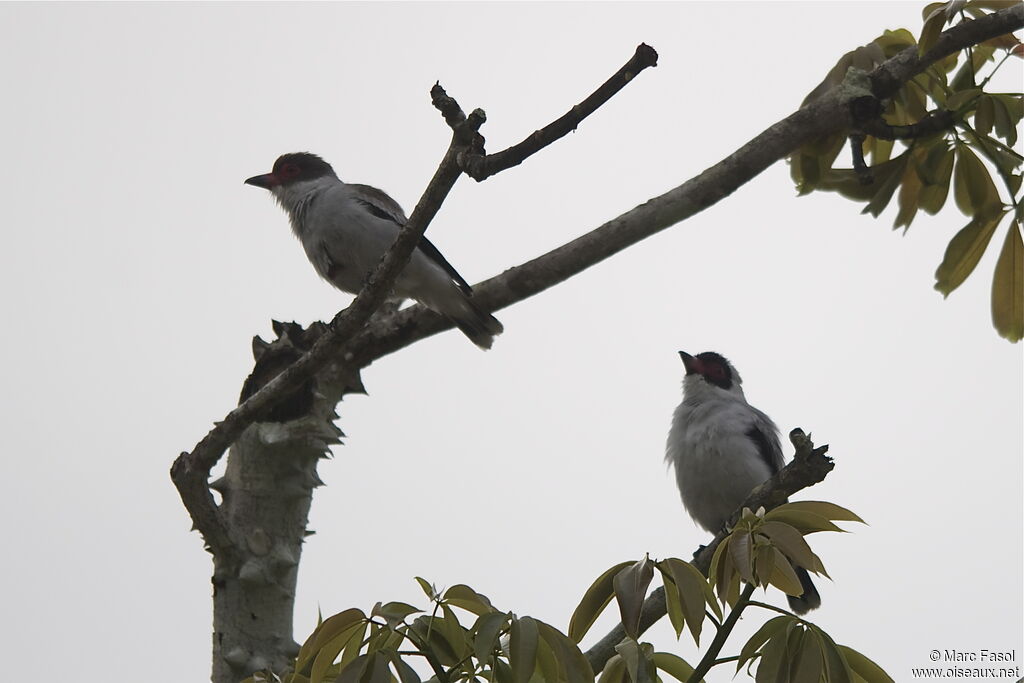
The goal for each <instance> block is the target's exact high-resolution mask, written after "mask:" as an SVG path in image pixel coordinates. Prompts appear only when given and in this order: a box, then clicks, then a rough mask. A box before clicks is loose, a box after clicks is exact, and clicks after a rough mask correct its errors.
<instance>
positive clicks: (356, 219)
mask: <svg viewBox="0 0 1024 683" xmlns="http://www.w3.org/2000/svg"><path fill="white" fill-rule="evenodd" d="M245 182H246V184H248V185H255V186H256V187H262V188H264V189H267V190H269V191H270V192H271V193H272V194H273V195H274V198H275V199H277V202H278V203H279V204H280V205H281V207H282V208H284V210H285V212H286V213H287V214H288V218H289V219H290V221H291V225H292V232H294V233H295V236H296V237H298V238H299V241H300V242H301V243H302V248H303V249H305V251H306V256H307V257H308V258H309V261H310V263H312V264H313V267H314V268H315V269H316V272H317V273H319V274H320V277H322V278H324V279H325V280H327V281H328V282H330V283H331V284H332V285H334V286H335V287H337V288H338V289H340V290H342V291H343V292H348V293H350V294H357V293H358V292H359V290H360V289H362V287H363V284H364V283H365V282H366V280H367V279H368V278H369V277H370V274H371V273H372V272H373V269H374V268H376V266H377V264H378V263H380V260H381V258H382V257H383V256H384V253H385V252H386V251H387V250H388V248H389V247H390V246H391V245H392V244H394V242H395V238H396V237H398V231H399V230H400V229H401V228H402V226H403V225H405V223H406V220H407V219H406V217H405V213H404V212H403V211H402V207H401V206H399V205H398V202H396V201H395V200H394V199H392V198H391V197H389V196H388V195H387V194H386V193H385V192H384V191H383V190H378V189H377V188H376V187H371V186H370V185H358V184H354V183H345V182H342V181H341V180H339V179H338V176H337V174H335V172H334V169H333V168H331V165H330V164H328V163H327V162H326V161H324V160H323V159H321V158H320V157H318V156H316V155H315V154H310V153H308V152H296V153H293V154H285V155H282V156H281V157H279V158H278V159H277V161H275V162H274V168H273V170H272V171H271V172H270V173H265V174H263V175H258V176H253V177H252V178H249V179H248V180H246V181H245ZM393 295H394V296H395V297H397V298H402V299H405V298H409V299H415V300H416V301H418V302H420V303H421V304H423V305H424V306H427V307H428V308H430V309H432V310H434V311H436V312H438V313H440V314H442V315H444V316H446V317H447V318H449V319H450V320H451V321H452V322H453V323H455V325H456V326H457V327H458V328H459V329H460V330H462V333H463V334H465V335H466V336H467V337H469V339H470V340H471V341H472V342H473V343H474V344H476V345H477V346H479V347H481V348H484V349H489V348H491V344H492V343H493V341H494V337H495V335H498V334H501V332H502V329H503V328H502V325H501V323H500V322H498V320H497V319H496V318H495V317H494V316H492V315H491V314H490V313H487V312H486V311H484V310H482V309H481V308H480V307H478V306H477V305H476V304H475V303H474V302H473V299H472V295H473V290H472V289H471V288H470V286H469V283H468V282H466V281H465V279H463V277H462V276H461V275H459V274H458V272H456V270H455V268H453V267H452V265H451V264H450V263H448V261H447V260H446V259H445V258H444V256H442V255H441V252H440V251H438V250H437V247H435V246H434V245H433V244H431V243H430V241H429V240H428V239H427V238H426V237H424V238H422V239H421V240H420V243H419V245H418V246H417V247H416V249H415V250H413V253H412V257H411V258H410V259H409V263H408V264H407V265H406V266H405V268H404V269H403V270H402V272H401V273H400V274H399V276H398V279H397V280H396V281H395V286H394V291H393Z"/></svg>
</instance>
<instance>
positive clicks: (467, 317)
mask: <svg viewBox="0 0 1024 683" xmlns="http://www.w3.org/2000/svg"><path fill="white" fill-rule="evenodd" d="M444 314H445V315H446V316H448V317H449V318H451V321H452V322H453V323H455V326H456V327H458V328H459V329H460V330H461V331H462V334H464V335H466V336H467V337H469V340H470V341H471V342H473V343H474V344H476V345H477V346H479V347H480V348H481V349H489V348H491V344H493V343H494V337H495V336H497V335H499V334H501V333H502V332H503V331H504V330H505V327H504V326H503V325H502V324H501V322H500V321H499V320H498V319H497V318H495V317H494V316H493V315H491V314H490V313H488V312H487V311H484V310H483V309H481V308H480V307H479V306H477V305H476V304H475V303H473V300H472V299H470V298H469V297H468V296H464V297H462V298H461V300H460V305H459V306H458V309H457V310H447V311H444Z"/></svg>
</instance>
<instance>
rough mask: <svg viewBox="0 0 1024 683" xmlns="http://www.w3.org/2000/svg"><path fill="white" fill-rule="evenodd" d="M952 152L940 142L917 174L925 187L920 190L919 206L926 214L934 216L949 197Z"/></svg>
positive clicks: (919, 167) (943, 142) (953, 157)
mask: <svg viewBox="0 0 1024 683" xmlns="http://www.w3.org/2000/svg"><path fill="white" fill-rule="evenodd" d="M954 159H955V155H954V154H953V150H952V149H950V148H949V146H948V145H947V144H946V143H945V141H940V142H939V143H937V144H936V145H934V146H933V147H932V149H931V150H930V151H929V153H928V156H927V157H926V158H925V161H924V163H923V164H922V165H920V166H918V169H917V172H918V175H919V176H921V179H922V180H923V181H924V183H925V185H924V187H923V188H922V189H921V195H920V199H919V201H920V205H921V208H922V209H924V210H925V211H926V212H927V213H929V214H931V215H933V216H934V215H935V214H937V213H938V212H939V210H940V209H941V208H942V207H943V206H944V205H945V203H946V197H947V196H949V182H950V180H951V179H952V177H953V160H954Z"/></svg>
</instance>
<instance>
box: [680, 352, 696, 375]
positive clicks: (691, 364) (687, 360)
mask: <svg viewBox="0 0 1024 683" xmlns="http://www.w3.org/2000/svg"><path fill="white" fill-rule="evenodd" d="M679 357H680V358H682V359H683V367H684V368H686V374H687V375H699V374H700V371H701V362H700V359H699V358H695V357H694V356H691V355H690V354H688V353H687V352H686V351H680V352H679Z"/></svg>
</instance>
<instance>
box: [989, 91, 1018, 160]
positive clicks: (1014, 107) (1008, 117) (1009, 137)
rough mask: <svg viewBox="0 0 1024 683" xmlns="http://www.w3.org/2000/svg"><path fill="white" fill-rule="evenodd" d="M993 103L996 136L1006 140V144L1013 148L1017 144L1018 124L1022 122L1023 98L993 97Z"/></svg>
mask: <svg viewBox="0 0 1024 683" xmlns="http://www.w3.org/2000/svg"><path fill="white" fill-rule="evenodd" d="M992 101H993V104H994V106H993V111H992V115H993V126H994V128H995V131H996V136H997V137H1000V138H1002V139H1004V140H1006V144H1007V145H1009V146H1010V147H1013V146H1014V145H1016V144H1017V124H1018V123H1020V121H1021V108H1022V104H1021V102H1022V100H1021V96H1020V95H992Z"/></svg>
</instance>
